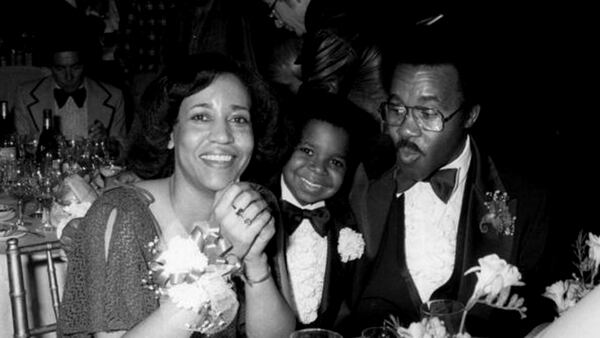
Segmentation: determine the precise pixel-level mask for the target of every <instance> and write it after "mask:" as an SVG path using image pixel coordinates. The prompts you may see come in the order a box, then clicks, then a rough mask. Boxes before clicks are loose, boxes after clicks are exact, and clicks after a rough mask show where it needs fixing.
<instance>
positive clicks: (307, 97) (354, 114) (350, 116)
mask: <svg viewBox="0 0 600 338" xmlns="http://www.w3.org/2000/svg"><path fill="white" fill-rule="evenodd" d="M313 120H318V121H323V122H327V123H329V124H331V125H333V126H335V127H338V128H341V129H343V130H345V131H346V133H347V134H348V140H349V144H348V167H349V168H352V167H354V166H356V165H357V164H358V163H357V162H358V158H359V157H360V154H361V152H362V151H363V146H364V144H363V143H364V142H361V141H363V138H362V137H361V131H362V130H365V129H366V128H365V126H366V125H370V124H372V123H373V121H371V117H370V115H369V113H367V112H366V111H364V110H362V109H361V108H359V107H358V106H357V105H355V104H354V103H352V102H351V101H349V100H348V99H346V98H345V97H343V96H341V95H338V94H332V93H328V92H324V91H317V90H311V91H302V92H300V94H299V95H298V96H297V98H296V103H295V104H294V105H292V108H291V111H290V112H289V113H288V115H287V118H286V130H287V131H288V132H287V138H288V142H286V144H287V145H288V146H289V149H287V151H286V152H285V155H286V156H285V157H284V159H285V161H287V160H288V159H289V158H290V157H291V155H292V153H293V152H294V149H295V147H296V146H297V145H298V143H300V141H301V138H302V133H303V131H304V128H305V127H306V125H307V124H308V122H310V121H313Z"/></svg>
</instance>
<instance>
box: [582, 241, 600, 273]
mask: <svg viewBox="0 0 600 338" xmlns="http://www.w3.org/2000/svg"><path fill="white" fill-rule="evenodd" d="M585 243H586V244H587V245H588V247H589V252H588V255H589V257H590V259H592V260H593V261H594V268H595V269H596V271H598V266H600V236H596V235H594V234H592V233H591V232H590V233H589V236H588V240H587V241H586V242H585Z"/></svg>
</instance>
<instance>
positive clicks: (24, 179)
mask: <svg viewBox="0 0 600 338" xmlns="http://www.w3.org/2000/svg"><path fill="white" fill-rule="evenodd" d="M33 167H34V164H33V162H31V161H27V160H23V161H20V162H19V163H18V168H17V173H16V176H15V179H14V181H13V182H11V183H10V184H9V185H8V189H7V190H8V193H9V194H11V195H12V196H14V197H15V198H16V199H17V220H16V221H15V223H14V230H17V229H19V228H20V227H23V226H24V225H25V221H24V219H23V215H24V210H23V209H24V204H25V202H27V201H29V200H31V199H32V198H34V196H35V192H36V189H37V179H36V177H35V174H34V170H33Z"/></svg>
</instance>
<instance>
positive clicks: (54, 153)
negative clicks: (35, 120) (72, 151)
mask: <svg viewBox="0 0 600 338" xmlns="http://www.w3.org/2000/svg"><path fill="white" fill-rule="evenodd" d="M43 113H44V120H43V125H42V128H43V129H42V133H41V134H40V138H39V141H38V145H37V150H36V153H35V158H36V161H37V162H38V164H40V165H44V164H45V163H47V162H50V164H52V161H53V160H54V159H57V158H58V141H57V139H56V132H55V130H54V126H53V117H52V110H51V109H44V112H43Z"/></svg>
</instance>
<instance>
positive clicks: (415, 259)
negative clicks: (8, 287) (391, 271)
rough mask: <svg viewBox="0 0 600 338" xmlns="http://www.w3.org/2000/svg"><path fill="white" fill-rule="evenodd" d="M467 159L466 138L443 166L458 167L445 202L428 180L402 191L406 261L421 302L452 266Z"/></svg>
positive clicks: (448, 273)
mask: <svg viewBox="0 0 600 338" xmlns="http://www.w3.org/2000/svg"><path fill="white" fill-rule="evenodd" d="M470 161H471V148H470V145H469V139H467V141H466V145H465V147H464V149H463V151H462V153H461V154H460V155H459V156H458V157H457V158H456V159H455V160H454V161H452V162H451V163H449V164H448V165H446V166H444V167H443V168H442V169H449V168H456V169H458V173H457V175H456V180H457V181H456V184H455V186H454V190H453V191H452V195H451V196H450V200H449V201H448V203H447V204H444V202H443V201H441V200H440V199H439V198H438V197H437V196H436V194H435V193H434V192H433V190H432V188H431V184H429V183H427V182H418V183H416V184H415V185H414V186H412V187H411V188H410V189H408V190H407V191H406V192H404V194H405V202H404V213H405V218H404V223H405V248H406V264H407V266H408V270H409V272H410V274H411V276H412V279H413V281H414V283H415V286H416V288H417V290H418V291H419V296H420V297H421V300H422V301H424V302H425V301H427V300H429V298H430V297H431V294H432V293H433V292H434V291H435V290H436V289H437V288H439V287H440V286H442V285H443V284H444V283H445V282H446V281H447V280H448V279H449V278H450V276H451V275H452V270H453V269H454V260H455V254H456V233H457V230H458V222H459V219H460V210H461V206H462V199H463V194H464V190H465V181H466V178H467V172H468V169H469V163H470Z"/></svg>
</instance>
